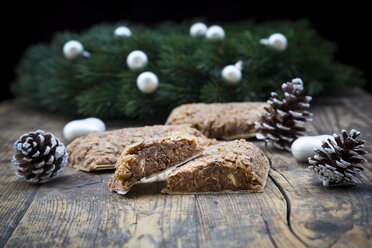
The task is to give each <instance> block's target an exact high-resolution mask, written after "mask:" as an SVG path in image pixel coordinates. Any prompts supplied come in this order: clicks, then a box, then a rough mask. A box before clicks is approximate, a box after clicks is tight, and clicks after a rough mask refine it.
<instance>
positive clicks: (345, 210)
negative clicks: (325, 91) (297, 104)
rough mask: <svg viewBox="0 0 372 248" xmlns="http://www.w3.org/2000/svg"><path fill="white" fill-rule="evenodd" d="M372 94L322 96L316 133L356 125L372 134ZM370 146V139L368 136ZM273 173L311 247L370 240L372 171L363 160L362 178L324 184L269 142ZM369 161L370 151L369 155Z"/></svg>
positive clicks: (294, 224) (295, 225) (317, 107)
mask: <svg viewBox="0 0 372 248" xmlns="http://www.w3.org/2000/svg"><path fill="white" fill-rule="evenodd" d="M369 106H372V98H371V97H370V96H369V95H367V94H365V93H364V94H363V93H361V92H359V94H358V95H353V94H351V95H349V96H345V97H343V98H341V99H337V98H331V99H328V100H327V99H325V98H324V99H319V100H318V101H317V102H315V105H313V107H312V110H313V111H314V122H313V124H312V125H310V126H309V129H310V130H312V131H313V134H333V133H334V132H336V133H339V132H340V131H341V129H347V130H350V129H351V128H355V129H357V130H359V131H361V132H362V138H363V139H366V140H367V141H371V140H372V131H371V129H370V127H371V124H372V123H371V120H372V109H371V108H370V107H369ZM366 148H367V150H369V151H371V150H372V143H371V142H367V144H366ZM267 154H268V156H269V157H270V158H271V160H272V164H273V170H271V172H270V175H271V176H272V178H273V179H274V180H276V181H277V182H278V184H279V185H280V186H281V187H283V189H284V191H285V194H286V195H287V198H288V200H287V201H289V205H290V216H289V217H290V225H291V226H292V229H293V231H294V233H295V234H296V235H297V236H298V237H299V238H300V239H301V240H302V241H303V242H304V243H305V244H306V245H308V246H312V247H331V246H337V247H368V246H370V245H371V244H372V229H371V226H372V219H371V217H370V213H371V212H372V197H371V196H372V183H371V179H372V174H371V163H370V162H369V163H367V164H365V168H366V170H365V171H364V172H363V175H362V178H361V180H360V183H359V184H358V185H357V186H351V187H335V188H326V187H322V185H321V182H320V180H319V179H318V178H317V177H316V176H315V175H313V174H312V173H311V172H310V171H309V170H308V169H307V166H308V165H307V163H299V162H297V161H295V160H294V158H293V157H291V156H288V154H286V153H285V152H280V151H278V150H275V149H272V148H269V149H267ZM367 159H369V161H371V156H370V155H367Z"/></svg>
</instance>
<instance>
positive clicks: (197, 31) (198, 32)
mask: <svg viewBox="0 0 372 248" xmlns="http://www.w3.org/2000/svg"><path fill="white" fill-rule="evenodd" d="M207 29H208V27H207V25H205V24H204V23H202V22H197V23H195V24H193V25H192V26H191V27H190V35H191V36H192V37H203V36H205V33H206V32H207Z"/></svg>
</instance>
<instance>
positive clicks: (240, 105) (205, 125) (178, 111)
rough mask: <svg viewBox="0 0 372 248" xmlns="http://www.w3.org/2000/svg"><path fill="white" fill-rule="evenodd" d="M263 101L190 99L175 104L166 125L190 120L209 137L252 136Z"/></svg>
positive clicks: (261, 110)
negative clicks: (228, 101)
mask: <svg viewBox="0 0 372 248" xmlns="http://www.w3.org/2000/svg"><path fill="white" fill-rule="evenodd" d="M265 106H268V105H267V103H265V102H233V103H213V104H205V103H193V104H185V105H181V106H179V107H177V108H175V109H174V110H173V111H172V112H171V114H170V115H169V117H168V120H167V122H166V124H167V125H178V124H187V123H189V124H191V125H192V126H193V127H195V128H196V129H198V130H200V131H201V132H202V133H203V134H204V135H205V136H207V137H209V138H222V139H227V140H230V139H235V138H250V137H254V136H255V134H256V132H255V129H254V123H255V121H257V120H258V114H262V113H263V112H264V107H265Z"/></svg>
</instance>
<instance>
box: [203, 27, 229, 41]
mask: <svg viewBox="0 0 372 248" xmlns="http://www.w3.org/2000/svg"><path fill="white" fill-rule="evenodd" d="M205 37H206V38H207V39H208V40H223V39H224V38H225V31H224V30H223V28H222V27H221V26H218V25H213V26H210V27H209V28H208V29H207V33H206V35H205Z"/></svg>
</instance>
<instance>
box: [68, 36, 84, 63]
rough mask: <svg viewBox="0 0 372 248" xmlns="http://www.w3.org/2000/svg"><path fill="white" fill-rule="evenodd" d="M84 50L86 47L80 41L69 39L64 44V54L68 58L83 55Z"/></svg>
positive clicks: (71, 58)
mask: <svg viewBox="0 0 372 248" xmlns="http://www.w3.org/2000/svg"><path fill="white" fill-rule="evenodd" d="M83 52H84V47H83V45H82V44H81V42H80V41H77V40H70V41H67V42H66V43H65V44H64V46H63V54H64V55H65V57H66V58H68V59H70V60H73V59H75V58H77V57H78V56H80V55H82V54H83Z"/></svg>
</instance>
